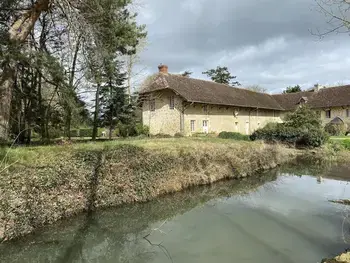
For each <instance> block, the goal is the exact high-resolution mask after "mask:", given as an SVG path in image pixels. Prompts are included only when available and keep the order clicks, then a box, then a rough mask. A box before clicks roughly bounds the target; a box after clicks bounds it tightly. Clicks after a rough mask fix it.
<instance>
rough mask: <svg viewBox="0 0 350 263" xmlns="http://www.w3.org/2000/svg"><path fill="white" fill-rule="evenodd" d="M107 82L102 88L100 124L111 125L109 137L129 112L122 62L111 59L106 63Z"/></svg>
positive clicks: (125, 77)
mask: <svg viewBox="0 0 350 263" xmlns="http://www.w3.org/2000/svg"><path fill="white" fill-rule="evenodd" d="M105 66H106V70H105V76H104V77H105V82H104V83H103V84H102V85H101V88H100V94H99V95H100V119H99V121H100V124H101V125H102V126H107V127H109V138H110V139H111V138H112V132H113V130H114V129H115V127H116V125H117V124H118V122H120V121H121V120H122V119H123V117H124V116H125V115H127V114H128V95H127V94H126V89H127V87H126V85H125V81H126V79H127V76H126V73H125V72H121V68H122V63H120V62H118V61H110V62H109V63H106V64H105Z"/></svg>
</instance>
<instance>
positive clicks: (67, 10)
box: [0, 0, 145, 138]
mask: <svg viewBox="0 0 350 263" xmlns="http://www.w3.org/2000/svg"><path fill="white" fill-rule="evenodd" d="M131 3H132V0H100V1H96V0H86V1H74V0H36V1H30V0H24V1H13V0H4V1H1V3H0V19H1V21H0V22H1V23H0V34H1V41H0V45H1V48H0V52H1V56H0V62H1V70H0V74H1V76H0V96H1V101H2V103H1V105H0V138H6V135H7V134H8V127H9V124H8V123H9V120H10V108H11V107H10V105H11V98H12V92H13V90H14V87H15V83H16V78H17V75H18V74H17V69H18V64H19V57H20V56H21V55H22V52H24V51H25V50H26V48H25V46H26V44H27V42H28V36H30V39H33V40H34V42H37V32H38V31H40V30H37V29H38V28H37V27H38V21H39V22H40V21H41V20H42V21H43V22H45V19H44V16H45V15H48V16H49V18H50V19H49V21H51V23H52V25H51V26H50V27H48V28H47V30H46V31H45V35H46V36H47V35H48V34H50V33H52V32H55V33H57V31H62V32H65V35H64V38H60V37H59V34H51V35H50V36H49V37H44V38H43V39H44V41H41V40H40V41H38V42H40V44H41V43H45V42H47V39H51V42H52V43H50V45H49V46H45V45H35V48H37V49H38V50H40V51H48V55H51V56H53V57H55V58H56V59H57V58H60V55H59V54H63V52H65V51H68V52H69V53H70V54H73V53H74V51H73V52H72V50H74V47H76V49H77V50H79V49H85V47H86V43H93V44H94V45H95V46H96V47H98V48H99V49H101V47H103V48H102V49H103V50H104V51H103V52H101V54H102V53H106V52H105V50H107V49H110V50H112V49H113V48H114V49H115V50H117V51H118V52H119V53H120V54H133V53H134V52H135V51H134V47H135V46H137V44H138V41H139V39H140V38H142V37H143V36H144V35H145V32H144V27H140V26H138V25H137V24H136V21H135V16H136V15H135V14H131V13H130V12H129V11H128V8H127V7H128V5H129V4H131ZM42 26H43V25H42ZM43 27H44V26H43ZM34 29H35V30H34ZM80 34H81V35H82V36H83V38H82V44H80V43H79V41H78V37H77V36H79V35H80ZM71 40H73V41H72V42H71ZM67 43H69V46H71V47H72V48H68V45H67ZM46 44H47V43H46ZM53 47H57V48H55V50H53ZM53 51H54V52H57V53H52V52H53ZM109 52H110V51H109ZM73 57H74V56H73ZM64 60H65V59H63V61H64ZM63 61H61V66H62V67H63V68H64V69H65V73H64V74H65V75H66V76H65V78H64V82H65V83H66V85H57V86H56V93H57V94H58V96H61V100H62V98H63V97H64V96H66V97H67V99H69V100H70V99H71V98H73V97H76V95H77V92H75V91H74V89H72V86H74V87H76V86H75V85H72V80H73V79H74V81H73V82H76V81H77V78H80V77H81V76H77V74H75V73H74V70H73V69H74V63H71V64H70V66H67V65H68V62H67V63H66V62H63ZM35 68H37V69H39V70H37V71H38V74H37V75H38V78H41V81H37V83H38V84H37V86H38V87H40V85H41V86H42V84H43V79H44V78H45V77H46V76H45V74H43V73H44V68H45V65H42V66H40V65H39V67H38V66H36V67H35ZM22 72H23V71H22ZM22 72H21V74H22ZM72 75H73V76H72ZM51 80H52V79H51ZM51 80H48V81H50V82H51V83H54V82H52V81H51ZM45 81H46V80H45ZM48 81H46V82H48ZM51 85H52V84H51ZM53 86H54V85H53ZM43 90H44V89H42V87H41V88H40V92H38V97H39V98H40V97H41V93H42V92H41V91H43ZM69 91H71V92H69ZM62 96H63V97H62ZM72 101H74V99H73V100H72ZM42 102H43V100H41V99H39V103H38V104H39V105H40V106H39V108H40V110H39V112H40V115H42V114H43V112H44V108H45V107H44V105H42ZM66 102H67V101H66ZM70 108H72V109H74V108H75V107H74V106H72V107H70ZM65 116H66V117H65V118H66V121H65V122H66V126H68V127H69V126H70V122H71V120H70V119H71V117H70V116H71V110H67V113H66V114H65ZM41 126H44V125H43V123H42V125H41ZM68 127H66V130H67V133H68V136H69V128H68Z"/></svg>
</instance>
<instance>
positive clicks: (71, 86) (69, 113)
mask: <svg viewBox="0 0 350 263" xmlns="http://www.w3.org/2000/svg"><path fill="white" fill-rule="evenodd" d="M81 37H82V35H79V37H78V41H77V45H76V47H75V51H74V56H73V62H72V68H71V74H70V76H69V89H71V90H70V91H71V92H70V93H71V94H69V95H74V96H75V94H74V77H75V69H76V66H77V59H78V53H79V49H80V40H81ZM68 104H69V103H67V105H66V109H67V113H66V114H67V116H66V118H67V121H66V136H67V137H68V140H70V139H71V134H70V130H71V124H72V105H68Z"/></svg>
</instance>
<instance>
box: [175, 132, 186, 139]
mask: <svg viewBox="0 0 350 263" xmlns="http://www.w3.org/2000/svg"><path fill="white" fill-rule="evenodd" d="M174 137H175V138H182V137H185V135H184V134H183V133H181V132H177V133H175V135H174Z"/></svg>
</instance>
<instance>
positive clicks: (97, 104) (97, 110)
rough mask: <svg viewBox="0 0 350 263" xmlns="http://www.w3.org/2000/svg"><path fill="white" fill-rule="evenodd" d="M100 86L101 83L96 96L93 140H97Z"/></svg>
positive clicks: (98, 85)
mask: <svg viewBox="0 0 350 263" xmlns="http://www.w3.org/2000/svg"><path fill="white" fill-rule="evenodd" d="M100 87H101V85H100V84H99V83H98V84H97V90H96V96H95V113H94V123H93V125H94V127H93V130H92V140H93V141H96V138H97V131H98V114H99V112H100Z"/></svg>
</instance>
